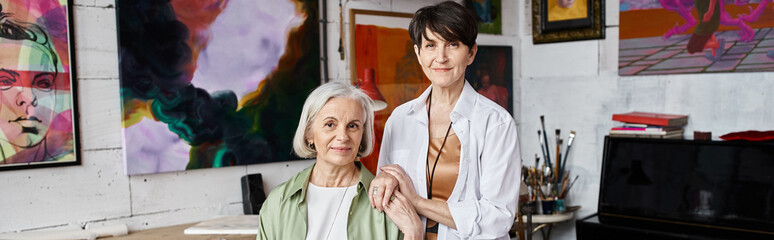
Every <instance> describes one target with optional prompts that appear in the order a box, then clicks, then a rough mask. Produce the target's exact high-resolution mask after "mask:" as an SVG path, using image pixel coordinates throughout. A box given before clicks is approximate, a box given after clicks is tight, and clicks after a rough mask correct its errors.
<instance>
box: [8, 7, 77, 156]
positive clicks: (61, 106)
mask: <svg viewBox="0 0 774 240" xmlns="http://www.w3.org/2000/svg"><path fill="white" fill-rule="evenodd" d="M67 7H68V6H67V5H66V4H60V2H59V1H20V0H7V1H0V29H3V31H0V49H2V50H1V51H0V170H2V169H4V168H20V167H29V166H42V165H45V164H52V163H74V162H77V160H76V159H75V154H76V152H75V150H76V141H75V131H74V130H73V129H74V120H73V112H74V111H73V110H74V106H73V100H72V99H73V98H72V96H73V92H72V87H71V82H72V80H71V79H70V77H71V76H72V74H71V73H72V71H71V68H70V62H71V55H70V54H69V53H70V51H71V49H70V46H71V45H70V44H69V40H70V39H69V32H68V25H67V24H68V18H67V16H68V15H67V14H68V13H67V11H68V8H67Z"/></svg>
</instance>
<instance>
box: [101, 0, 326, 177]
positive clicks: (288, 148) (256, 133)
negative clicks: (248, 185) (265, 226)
mask: <svg viewBox="0 0 774 240" xmlns="http://www.w3.org/2000/svg"><path fill="white" fill-rule="evenodd" d="M185 1H188V0H183V1H178V2H185ZM136 2H137V1H133V0H126V1H117V3H116V4H117V5H116V15H117V17H116V20H117V26H118V30H119V31H118V32H117V34H118V45H119V53H121V54H119V56H118V57H119V80H120V82H121V84H122V89H121V95H122V96H121V97H122V99H121V100H122V102H123V105H122V106H123V107H124V109H122V117H123V118H124V119H123V120H122V123H123V124H124V126H123V140H124V146H125V147H124V156H123V158H124V165H125V167H126V171H125V174H127V175H130V176H132V175H143V174H157V173H167V172H179V171H188V170H197V169H208V168H224V167H229V166H247V165H249V164H262V163H270V162H283V161H295V160H303V158H301V157H299V156H297V155H296V154H295V153H294V152H293V151H292V137H293V134H294V133H295V129H296V127H297V125H298V124H297V122H296V121H297V120H298V119H299V118H298V116H300V114H301V108H302V106H303V103H304V101H305V99H306V97H307V95H308V94H309V93H311V91H312V90H313V89H314V88H316V87H318V86H320V85H321V84H323V83H325V82H327V81H328V76H327V74H328V71H327V57H326V56H327V53H326V51H327V50H326V48H327V42H326V39H327V36H326V33H327V31H326V28H325V27H326V24H325V22H326V20H327V15H326V13H327V9H326V6H327V1H326V0H306V1H299V2H316V3H317V4H316V9H315V10H314V11H315V12H316V14H317V15H316V16H315V17H309V18H307V19H306V20H304V24H307V23H308V25H303V26H309V27H297V28H294V29H296V30H294V31H296V32H294V33H293V34H308V35H307V36H306V37H302V35H294V36H296V38H295V39H296V40H297V41H295V42H294V43H295V44H302V45H303V44H307V43H308V42H310V41H311V39H312V38H311V36H314V37H315V38H318V39H316V41H319V43H316V45H318V46H317V47H319V53H316V52H317V51H308V52H301V51H300V50H299V51H297V52H296V53H301V55H299V56H300V57H299V56H296V57H299V58H295V57H294V56H293V54H282V55H280V59H279V60H278V61H279V62H282V61H283V59H292V61H297V62H294V63H293V64H290V62H291V61H287V62H285V65H284V67H282V68H280V67H275V68H274V70H272V71H271V74H277V77H276V78H273V81H268V80H267V79H268V78H269V76H270V75H271V74H268V75H266V77H263V78H264V80H266V82H265V86H264V88H263V89H262V90H261V94H260V95H259V94H253V93H256V92H257V91H254V92H252V93H251V94H248V95H245V96H241V97H237V98H236V99H235V100H236V101H242V102H243V103H240V105H241V106H239V107H237V108H235V109H227V110H225V113H223V114H214V115H210V119H213V118H215V119H216V120H218V121H221V119H222V122H221V123H226V124H221V125H218V129H227V130H222V131H220V130H218V131H220V132H222V133H223V134H221V135H220V136H216V137H211V138H209V139H206V140H205V141H201V142H206V143H207V144H206V145H207V146H204V147H200V146H203V145H205V144H198V143H197V144H192V143H191V142H185V141H187V139H183V137H179V138H175V140H176V141H178V142H184V143H183V144H188V145H189V146H190V149H188V150H186V151H187V152H188V154H187V155H188V157H179V155H180V154H177V155H175V156H174V157H176V158H158V159H163V161H162V160H153V161H151V162H150V165H153V164H156V165H162V164H167V163H169V162H173V163H174V165H175V166H172V167H170V165H173V164H167V165H165V166H164V167H156V168H152V167H151V168H147V167H145V166H146V165H149V164H147V163H148V161H147V160H146V162H144V163H143V162H140V161H139V160H142V159H143V158H142V157H137V156H138V155H136V154H134V155H133V154H132V153H137V152H141V151H137V150H135V151H134V152H131V151H130V150H129V148H131V147H130V146H132V145H137V144H131V143H132V142H133V141H136V140H137V139H140V140H142V139H141V138H139V137H133V138H131V139H130V138H129V137H127V136H129V134H128V133H129V132H132V133H135V132H137V131H129V130H128V128H129V126H133V125H132V124H135V125H137V122H133V123H131V124H127V122H128V121H126V119H127V118H126V115H125V113H127V112H128V111H127V106H129V107H132V106H130V104H132V101H135V100H137V101H135V102H143V104H144V102H149V101H151V100H153V101H156V99H154V97H148V96H143V95H131V93H130V94H125V92H129V91H125V88H126V89H128V87H126V86H125V83H126V82H129V81H127V79H130V78H127V76H130V75H129V74H127V73H129V72H133V71H127V69H124V67H125V65H124V62H125V61H126V60H125V59H124V57H123V56H124V55H128V54H127V53H125V52H123V49H122V48H123V47H124V46H125V45H124V44H126V46H134V44H135V43H137V42H141V43H147V42H148V41H144V40H142V39H141V41H137V40H136V39H131V37H132V36H144V35H142V34H131V33H132V32H130V31H139V30H138V29H140V28H132V27H131V26H137V25H132V24H126V26H130V27H126V26H124V25H122V21H123V20H124V19H133V18H132V17H131V16H134V15H132V14H134V13H137V12H139V13H143V11H135V9H134V8H133V7H134V5H135V3H136ZM148 2H151V3H156V2H154V1H148ZM167 2H169V1H167ZM174 2H175V1H172V2H171V3H170V4H173V3H174ZM190 2H194V3H195V2H196V1H190ZM233 2H236V1H232V2H231V4H233ZM241 2H242V3H245V2H247V3H250V1H241ZM158 3H160V4H164V3H163V1H162V2H158ZM153 7H155V5H154V6H153ZM266 7H269V8H270V7H272V6H271V5H264V8H266ZM165 8H166V7H165ZM180 9H181V11H184V10H183V9H185V8H180ZM196 10H198V9H197V8H194V9H193V11H196ZM297 10H298V9H297ZM124 11H125V12H126V13H130V14H125V15H124V14H123V13H125V12H124ZM144 12H150V11H144ZM173 13H177V12H174V11H173ZM311 13H312V12H311V11H310V12H308V13H307V14H309V15H310V16H311ZM151 14H154V13H151ZM126 16H130V17H126ZM230 16H234V15H230ZM134 19H142V18H139V17H136V18H134ZM310 20H312V21H314V22H315V23H314V24H315V28H318V29H319V30H317V31H315V34H314V35H312V34H310V33H312V31H311V30H310V29H312V27H311V26H312V23H309V21H310ZM175 21H181V23H182V18H181V19H175ZM212 21H214V20H212ZM193 23H195V22H193ZM184 25H185V24H184ZM194 25H195V24H194ZM185 27H188V28H189V30H190V26H189V25H185ZM201 28H209V26H206V27H201ZM251 29H269V28H257V27H256V28H251ZM125 30H130V31H127V32H128V33H130V34H124V32H125ZM167 35H174V34H167ZM187 37H188V36H185V38H187ZM287 38H288V37H287V36H286V39H284V40H283V43H282V44H290V43H288V42H286V41H288V39H287ZM151 43H153V42H151ZM286 46H290V45H286ZM310 46H311V45H303V46H294V47H296V49H304V48H306V47H310ZM138 52H139V51H138ZM221 52H222V51H221ZM132 53H133V54H135V55H136V56H141V55H140V54H138V53H137V52H132ZM311 53H314V54H311ZM182 55H185V54H182ZM313 55H319V56H313ZM307 56H312V57H307ZM312 59H314V60H316V64H315V65H314V66H313V67H308V66H311V65H310V64H309V62H311V61H312ZM142 60H145V59H142ZM302 61H303V62H302ZM126 62H130V61H126ZM145 63H147V61H146V62H143V64H145ZM146 65H148V66H150V64H146ZM159 65H162V64H159ZM278 65H279V64H278ZM143 67H144V66H143ZM164 67H168V68H170V69H172V68H174V69H172V70H175V71H185V69H184V68H179V67H176V66H174V64H167V65H165V66H164ZM318 67H319V69H318ZM129 69H131V68H129ZM277 69H279V70H277ZM165 70H166V69H165ZM313 71H317V74H320V76H319V77H318V76H316V75H313V74H312V72H313ZM291 79H293V80H296V82H291V81H289V80H291ZM130 80H135V79H130ZM188 80H189V81H192V80H191V79H188ZM211 82H215V81H211ZM312 82H313V86H311V85H310V83H312ZM131 83H132V84H136V82H131ZM262 84H264V83H262ZM127 85H128V84H127ZM188 86H191V87H177V88H176V89H173V90H175V91H180V92H181V94H180V95H181V96H185V97H188V96H199V95H201V96H203V95H209V97H207V98H206V99H207V101H208V102H207V104H209V105H208V106H213V104H211V103H212V102H216V101H219V102H221V103H234V102H233V101H232V102H229V99H228V98H224V99H225V100H227V101H221V100H220V99H215V97H213V96H215V93H217V92H219V91H218V89H214V88H210V89H206V87H203V86H200V85H195V84H189V85H188ZM270 86H271V88H270ZM193 88H195V90H194V91H197V92H194V93H192V92H193V91H187V89H193ZM246 89H247V88H246ZM249 89H252V88H249ZM226 90H231V89H226ZM183 91H187V92H183ZM146 92H147V91H146ZM264 94H265V95H264ZM267 95H268V96H267ZM248 98H249V99H248ZM209 99H215V100H209ZM127 102H129V103H130V104H126V103H127ZM156 102H160V101H156ZM184 104H187V103H183V104H181V106H182V107H179V108H175V109H173V110H177V109H182V110H184V111H186V112H182V113H174V114H175V115H179V116H185V115H186V114H189V115H191V116H195V114H198V113H199V112H202V113H208V112H206V111H198V110H197V111H196V112H194V111H188V110H187V109H195V108H193V107H189V106H193V105H184ZM219 104H220V103H219ZM215 106H217V105H215ZM202 109H205V108H202ZM207 109H212V108H207ZM216 110H219V109H216ZM171 115H172V114H171ZM294 115H297V116H294ZM213 116H215V117H213ZM153 117H154V118H155V117H157V116H155V115H154V116H153ZM196 118H197V116H195V117H191V118H189V119H196ZM148 119H150V118H148ZM198 119H203V118H198ZM151 120H154V121H157V122H159V124H166V125H168V126H169V125H171V124H170V123H168V122H163V121H162V120H159V119H151ZM178 122H181V123H182V122H183V121H178ZM200 122H203V121H200ZM185 124H194V123H188V122H186V123H185ZM210 126H211V125H210ZM259 128H260V130H257V129H259ZM291 128H292V129H291ZM177 129H179V128H177ZM192 129H197V128H192ZM166 131H170V132H169V133H172V134H177V133H175V132H171V129H170V130H168V129H167V128H166V127H165V129H164V134H167V135H168V134H169V133H168V132H166ZM227 134H228V136H226V135H227ZM177 135H178V136H182V134H177ZM189 135H193V134H189ZM193 136H198V135H193ZM163 137H166V136H163ZM227 139H232V141H230V142H228V143H226V140H227ZM233 139H239V141H249V144H240V143H238V141H233ZM213 143H214V144H213ZM160 144H168V145H169V146H170V147H168V148H166V149H153V150H155V151H156V152H158V153H173V152H174V151H175V149H174V148H173V147H175V146H178V145H181V144H178V143H172V144H170V143H169V141H167V142H162V143H160ZM176 144H177V145H176ZM225 144H229V145H228V146H227V145H225ZM194 147H196V148H197V149H194ZM234 149H236V150H234ZM263 149H267V150H263ZM221 150H222V151H221ZM232 150H233V152H236V151H240V153H244V154H242V155H240V156H239V157H236V154H232V155H229V156H228V158H226V157H222V158H219V156H223V155H218V156H216V154H217V153H220V152H227V151H232ZM177 152H182V151H177ZM265 152H270V154H264V153H265ZM156 156H158V154H156ZM216 158H219V159H218V160H216ZM138 159H139V160H138ZM169 159H172V160H173V161H169ZM223 159H226V160H223ZM228 159H234V160H235V161H228ZM183 161H187V164H186V163H184V164H182V166H178V165H180V163H181V162H183ZM138 162H139V164H138ZM143 164H145V165H143Z"/></svg>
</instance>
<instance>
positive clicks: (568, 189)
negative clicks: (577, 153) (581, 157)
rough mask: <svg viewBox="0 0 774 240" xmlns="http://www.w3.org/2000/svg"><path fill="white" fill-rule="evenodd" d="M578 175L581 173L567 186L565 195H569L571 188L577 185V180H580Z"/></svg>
mask: <svg viewBox="0 0 774 240" xmlns="http://www.w3.org/2000/svg"><path fill="white" fill-rule="evenodd" d="M578 177H580V175H578V176H575V179H573V180H572V182H571V183H570V185H568V186H567V188H566V189H565V190H564V194H565V195H567V193H568V192H570V189H571V188H572V186H574V185H575V181H578ZM560 198H564V196H562V197H560Z"/></svg>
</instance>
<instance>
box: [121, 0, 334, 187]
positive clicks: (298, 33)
mask: <svg viewBox="0 0 774 240" xmlns="http://www.w3.org/2000/svg"><path fill="white" fill-rule="evenodd" d="M319 6H320V4H319V3H318V1H317V0H166V1H158V0H118V1H116V9H117V17H118V31H119V33H118V39H119V73H120V82H121V101H122V123H123V133H124V135H123V137H124V154H125V156H124V158H125V164H126V173H127V174H128V175H137V174H151V173H161V172H172V171H183V170H191V169H203V168H220V167H228V166H239V165H247V164H256V163H267V162H277V161H288V160H297V159H300V158H299V157H297V156H295V155H293V154H292V150H291V149H292V148H291V146H292V138H293V134H294V133H295V129H296V127H297V125H298V119H299V118H300V115H301V108H302V106H303V103H304V100H305V99H306V96H307V95H308V94H309V93H310V92H311V91H312V89H314V88H315V87H317V86H319V85H320V84H321V82H322V81H323V79H324V78H325V77H324V76H323V74H322V73H321V72H322V71H321V69H322V68H321V66H322V62H321V57H320V56H321V54H320V50H321V48H320V45H321V44H320V39H321V38H320V34H321V31H320V25H319V23H320V19H319V16H318V9H319Z"/></svg>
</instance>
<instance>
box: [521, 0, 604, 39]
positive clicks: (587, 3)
mask: <svg viewBox="0 0 774 240" xmlns="http://www.w3.org/2000/svg"><path fill="white" fill-rule="evenodd" d="M602 38H605V6H604V2H602V1H601V0H532V42H533V43H534V44H540V43H552V42H567V41H578V40H588V39H602Z"/></svg>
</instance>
